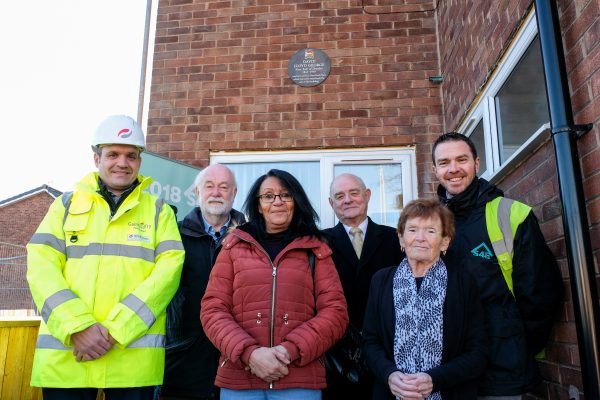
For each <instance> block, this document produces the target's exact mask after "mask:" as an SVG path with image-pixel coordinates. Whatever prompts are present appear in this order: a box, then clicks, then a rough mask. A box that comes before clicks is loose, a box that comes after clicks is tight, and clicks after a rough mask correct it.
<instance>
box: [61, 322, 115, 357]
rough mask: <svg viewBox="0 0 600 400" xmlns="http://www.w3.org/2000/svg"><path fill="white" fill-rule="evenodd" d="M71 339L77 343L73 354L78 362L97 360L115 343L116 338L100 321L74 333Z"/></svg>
mask: <svg viewBox="0 0 600 400" xmlns="http://www.w3.org/2000/svg"><path fill="white" fill-rule="evenodd" d="M71 339H72V340H73V344H74V345H75V349H74V350H73V354H74V355H75V358H76V359H77V362H80V361H91V360H96V359H98V358H100V357H102V356H103V355H104V354H106V353H107V352H108V351H109V350H110V349H111V348H112V346H113V345H114V344H115V339H113V337H112V336H111V335H110V333H108V329H106V328H105V327H104V326H102V325H101V324H99V323H95V324H94V325H92V326H90V327H89V328H86V329H84V330H82V331H81V332H77V333H74V334H72V335H71Z"/></svg>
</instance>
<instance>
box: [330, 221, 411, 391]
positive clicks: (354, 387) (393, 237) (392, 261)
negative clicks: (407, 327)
mask: <svg viewBox="0 0 600 400" xmlns="http://www.w3.org/2000/svg"><path fill="white" fill-rule="evenodd" d="M368 221H369V222H368V225H367V232H366V236H365V241H364V243H363V248H362V252H361V255H360V260H359V259H358V257H357V256H356V253H355V252H354V248H353V247H352V242H351V241H350V238H349V237H348V233H347V232H346V230H345V229H344V226H343V225H342V224H341V223H338V224H337V225H336V226H334V227H333V228H329V229H325V230H324V231H323V233H324V235H325V238H326V240H327V241H328V243H329V246H330V247H331V249H332V250H333V255H332V257H333V262H334V263H335V268H336V269H337V271H338V274H339V276H340V281H341V282H342V287H343V289H344V296H346V303H347V304H348V315H349V317H350V323H351V324H353V325H354V326H355V327H356V328H357V329H358V330H362V323H363V319H364V316H365V308H366V306H367V300H368V298H369V286H370V284H371V278H372V277H373V275H374V274H375V273H376V272H377V271H379V270H380V269H382V268H386V267H391V266H397V265H398V264H400V261H401V260H402V258H403V257H404V254H403V253H402V251H401V250H400V241H399V240H398V235H397V233H396V229H394V228H391V227H389V226H386V225H379V224H376V223H375V222H373V221H372V220H371V218H369V219H368ZM373 380H374V378H373V376H371V375H370V374H367V376H364V377H362V378H361V380H360V383H359V384H351V383H349V382H347V381H346V380H343V379H340V377H339V376H337V374H334V373H332V371H330V370H328V371H327V389H325V390H324V391H323V399H324V400H337V399H346V398H348V399H350V398H357V399H358V398H360V399H364V400H368V398H369V397H370V394H371V392H372V391H373Z"/></svg>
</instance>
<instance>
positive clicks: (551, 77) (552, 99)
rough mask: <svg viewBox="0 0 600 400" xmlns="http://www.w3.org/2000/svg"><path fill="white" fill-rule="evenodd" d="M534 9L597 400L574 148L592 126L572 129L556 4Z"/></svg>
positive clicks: (590, 271)
mask: <svg viewBox="0 0 600 400" xmlns="http://www.w3.org/2000/svg"><path fill="white" fill-rule="evenodd" d="M535 9H536V19H537V26H538V32H539V37H540V45H541V48H542V61H543V63H544V75H545V78H546V95H547V96H548V108H549V112H550V126H551V131H552V142H553V144H554V153H555V156H556V167H557V170H558V185H559V188H560V199H561V202H562V217H563V225H564V230H565V242H566V246H567V260H568V263H569V275H570V282H571V292H572V294H573V307H574V310H575V322H576V327H577V341H578V343H579V356H580V359H581V373H582V376H583V389H584V393H585V397H586V398H587V399H600V388H599V384H600V368H599V366H600V362H599V352H598V333H599V332H600V330H599V325H598V317H599V315H600V314H599V313H598V294H597V289H596V280H595V279H594V278H595V273H594V259H593V257H592V246H591V242H590V236H589V231H588V229H589V228H588V226H589V224H588V220H587V215H586V207H585V200H584V194H583V185H582V178H581V169H580V166H579V157H578V154H577V143H576V139H577V138H578V137H579V136H581V135H582V134H584V133H586V132H588V131H589V130H590V129H591V128H592V125H591V124H589V125H574V123H573V110H572V107H571V98H570V92H569V83H568V81H567V73H566V67H565V57H564V52H563V47H562V41H561V33H560V25H559V20H558V9H557V6H556V0H535Z"/></svg>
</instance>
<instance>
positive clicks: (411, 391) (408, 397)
mask: <svg viewBox="0 0 600 400" xmlns="http://www.w3.org/2000/svg"><path fill="white" fill-rule="evenodd" d="M415 375H427V374H423V373H419V374H403V373H402V372H400V371H396V372H393V373H391V374H390V376H389V377H388V385H389V387H390V391H391V392H392V394H393V395H394V396H396V397H397V398H399V399H403V400H422V399H424V398H425V397H427V396H426V395H423V394H422V393H421V392H420V391H419V388H418V385H419V382H420V381H419V380H417V379H416V378H415ZM427 376H429V375H427ZM430 380H431V378H430ZM421 384H422V383H421ZM431 387H433V385H432V386H431ZM429 393H431V390H429Z"/></svg>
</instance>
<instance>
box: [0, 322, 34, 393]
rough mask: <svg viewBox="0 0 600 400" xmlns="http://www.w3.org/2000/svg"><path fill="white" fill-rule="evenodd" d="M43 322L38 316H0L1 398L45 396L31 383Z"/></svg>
mask: <svg viewBox="0 0 600 400" xmlns="http://www.w3.org/2000/svg"><path fill="white" fill-rule="evenodd" d="M39 326H40V318H38V317H31V318H27V317H20V318H18V319H17V318H3V319H0V399H7V400H8V399H19V400H41V398H42V391H41V389H40V388H34V387H31V386H30V385H29V380H30V378H31V365H32V363H33V352H34V350H35V342H36V339H37V332H38V328H39Z"/></svg>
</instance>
